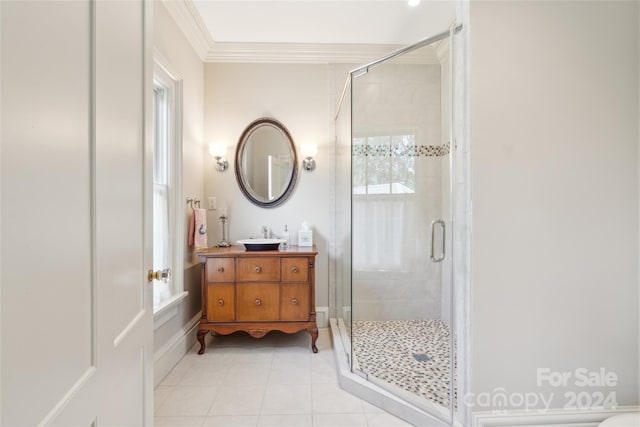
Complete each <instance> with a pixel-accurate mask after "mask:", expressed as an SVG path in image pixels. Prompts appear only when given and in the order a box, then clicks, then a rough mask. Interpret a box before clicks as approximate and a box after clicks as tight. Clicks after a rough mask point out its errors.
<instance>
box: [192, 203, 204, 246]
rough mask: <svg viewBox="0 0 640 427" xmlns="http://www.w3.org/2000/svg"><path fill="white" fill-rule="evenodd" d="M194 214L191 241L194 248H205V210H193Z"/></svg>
mask: <svg viewBox="0 0 640 427" xmlns="http://www.w3.org/2000/svg"><path fill="white" fill-rule="evenodd" d="M193 211H194V212H195V231H194V233H193V236H194V237H193V241H194V244H195V247H196V248H206V247H207V210H206V209H200V208H197V209H194V210H193Z"/></svg>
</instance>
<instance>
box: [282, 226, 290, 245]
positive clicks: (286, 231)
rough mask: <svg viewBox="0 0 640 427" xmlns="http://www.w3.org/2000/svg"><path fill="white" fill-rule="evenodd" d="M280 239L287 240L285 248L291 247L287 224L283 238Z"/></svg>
mask: <svg viewBox="0 0 640 427" xmlns="http://www.w3.org/2000/svg"><path fill="white" fill-rule="evenodd" d="M280 238H281V239H284V240H285V242H284V243H283V246H289V229H288V228H287V224H285V225H284V231H283V232H282V236H280Z"/></svg>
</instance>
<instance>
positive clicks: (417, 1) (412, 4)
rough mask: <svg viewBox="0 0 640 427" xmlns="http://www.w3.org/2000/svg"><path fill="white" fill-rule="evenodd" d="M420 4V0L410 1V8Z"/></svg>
mask: <svg viewBox="0 0 640 427" xmlns="http://www.w3.org/2000/svg"><path fill="white" fill-rule="evenodd" d="M419 4H420V0H409V6H411V7H414V6H417V5H419Z"/></svg>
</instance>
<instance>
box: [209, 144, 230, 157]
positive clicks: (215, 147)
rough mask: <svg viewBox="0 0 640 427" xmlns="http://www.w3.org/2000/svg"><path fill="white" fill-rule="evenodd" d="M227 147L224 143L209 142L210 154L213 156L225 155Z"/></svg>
mask: <svg viewBox="0 0 640 427" xmlns="http://www.w3.org/2000/svg"><path fill="white" fill-rule="evenodd" d="M226 153H227V147H226V146H225V145H224V144H209V154H211V155H212V156H213V157H224V155H225V154H226Z"/></svg>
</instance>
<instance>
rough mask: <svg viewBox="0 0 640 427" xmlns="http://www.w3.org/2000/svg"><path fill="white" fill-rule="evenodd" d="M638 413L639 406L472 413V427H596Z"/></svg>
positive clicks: (639, 410)
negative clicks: (631, 413)
mask: <svg viewBox="0 0 640 427" xmlns="http://www.w3.org/2000/svg"><path fill="white" fill-rule="evenodd" d="M630 412H640V406H619V407H617V408H616V409H600V410H594V409H584V410H566V409H550V410H547V411H545V412H535V411H530V412H509V411H505V412H500V413H496V412H493V411H486V412H485V411H483V412H474V413H473V426H474V427H507V426H508V427H520V426H527V427H597V426H598V424H600V423H601V422H603V421H604V420H606V419H607V418H610V417H613V416H614V415H620V414H626V413H630Z"/></svg>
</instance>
